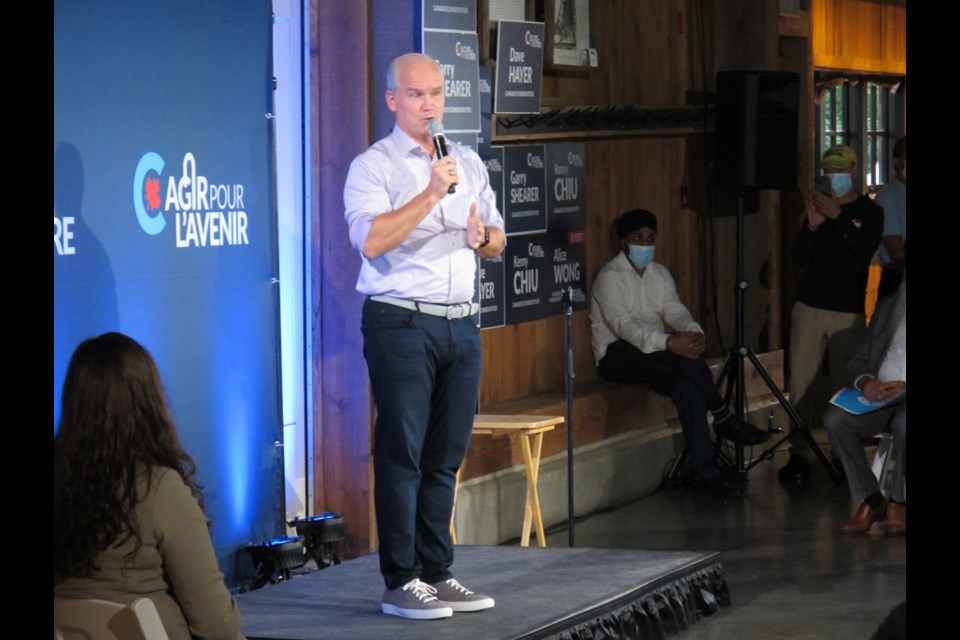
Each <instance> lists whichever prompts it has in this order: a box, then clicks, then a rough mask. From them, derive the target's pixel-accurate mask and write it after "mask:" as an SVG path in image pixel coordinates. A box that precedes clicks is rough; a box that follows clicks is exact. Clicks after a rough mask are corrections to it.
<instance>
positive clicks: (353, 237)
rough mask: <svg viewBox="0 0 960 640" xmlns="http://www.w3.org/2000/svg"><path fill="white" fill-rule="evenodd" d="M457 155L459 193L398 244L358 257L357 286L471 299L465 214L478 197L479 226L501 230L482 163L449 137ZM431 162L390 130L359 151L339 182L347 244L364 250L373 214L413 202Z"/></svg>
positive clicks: (417, 296) (411, 296) (419, 296)
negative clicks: (343, 181)
mask: <svg viewBox="0 0 960 640" xmlns="http://www.w3.org/2000/svg"><path fill="white" fill-rule="evenodd" d="M447 150H448V151H449V155H450V156H451V157H453V158H454V159H456V161H457V179H458V184H457V187H456V193H455V194H453V195H446V196H444V197H443V199H442V200H441V201H440V202H439V203H438V204H437V206H435V207H434V208H433V210H432V211H430V213H429V214H427V216H426V217H425V218H424V219H423V220H421V221H420V224H419V225H417V227H416V228H415V229H414V230H413V232H412V233H411V234H410V235H409V236H408V237H407V239H406V240H404V241H403V243H401V244H400V246H398V247H397V248H395V249H393V250H392V251H388V252H387V253H384V254H383V255H381V256H380V257H378V258H375V259H373V260H367V259H366V258H363V264H362V265H361V267H360V277H359V278H358V279H357V291H359V292H360V293H363V294H365V295H368V296H374V295H388V296H394V297H396V298H404V299H407V300H418V301H421V302H432V303H436V304H457V303H461V302H467V301H469V300H471V299H472V298H473V293H474V292H473V289H474V276H475V273H476V267H477V256H476V254H475V253H474V252H473V250H472V249H471V248H470V246H469V245H468V244H467V232H466V228H467V216H468V215H469V213H470V205H471V204H472V203H473V202H476V203H477V215H478V216H479V217H480V220H481V221H483V224H484V225H486V226H490V227H495V228H498V229H501V230H502V229H503V218H502V217H501V215H500V212H499V211H497V205H496V195H495V194H494V192H493V189H491V188H490V181H489V178H488V176H487V169H486V167H484V165H483V162H482V161H481V160H480V157H479V156H478V155H477V154H476V153H474V151H473V150H472V149H470V148H469V147H464V146H462V145H460V144H457V143H456V142H452V141H450V140H447ZM433 162H434V160H433V159H432V158H431V157H430V156H429V155H428V154H427V152H426V150H425V149H424V148H423V147H421V146H420V145H419V144H418V143H417V142H416V141H415V140H414V139H413V138H411V137H410V136H408V135H407V134H406V133H404V132H403V131H402V130H401V129H400V127H397V126H394V129H393V133H391V134H390V135H389V136H387V137H386V138H383V139H382V140H380V141H378V142H377V143H375V144H374V145H373V146H371V147H370V148H369V149H367V150H366V151H365V152H363V153H362V154H360V155H359V156H357V157H356V158H355V159H354V161H353V163H352V164H351V165H350V172H349V173H348V174H347V182H346V185H345V186H344V188H343V201H344V205H345V207H346V212H345V217H346V220H347V224H348V225H349V226H350V242H351V243H352V244H353V246H354V247H355V248H356V249H357V250H358V251H360V252H361V254H362V250H363V245H364V242H366V239H367V235H368V234H369V233H370V226H371V224H373V219H374V218H376V217H377V216H378V215H381V214H383V213H388V212H390V211H395V210H396V209H399V208H400V207H402V206H404V205H405V204H407V203H408V202H410V201H411V200H413V199H414V198H415V197H416V196H417V195H418V194H419V193H421V192H422V191H423V190H424V189H426V188H427V185H428V184H429V183H430V175H431V165H432V164H433Z"/></svg>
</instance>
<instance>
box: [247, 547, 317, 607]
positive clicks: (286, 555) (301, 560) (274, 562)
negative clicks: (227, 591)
mask: <svg viewBox="0 0 960 640" xmlns="http://www.w3.org/2000/svg"><path fill="white" fill-rule="evenodd" d="M244 551H246V552H247V553H249V554H250V558H251V560H253V566H254V572H255V573H254V577H253V579H252V580H250V581H249V582H248V583H247V584H245V585H244V586H243V587H242V588H241V589H240V593H246V592H247V591H253V590H254V589H259V588H260V587H262V586H263V585H265V584H267V582H269V583H270V584H276V583H278V582H282V581H284V580H289V579H290V571H291V570H292V569H299V568H300V567H302V566H303V565H305V564H306V563H307V555H306V547H305V543H304V538H303V536H296V537H286V536H281V537H279V538H274V539H272V540H267V541H266V542H260V543H256V544H248V545H247V546H246V547H244ZM275 575H278V577H274V576H275Z"/></svg>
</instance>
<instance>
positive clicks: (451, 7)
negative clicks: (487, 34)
mask: <svg viewBox="0 0 960 640" xmlns="http://www.w3.org/2000/svg"><path fill="white" fill-rule="evenodd" d="M423 28H424V29H439V30H442V31H467V32H475V31H476V30H477V0H436V1H433V2H431V1H430V0H425V2H424V3H423Z"/></svg>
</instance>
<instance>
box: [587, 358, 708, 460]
mask: <svg viewBox="0 0 960 640" xmlns="http://www.w3.org/2000/svg"><path fill="white" fill-rule="evenodd" d="M599 370H600V377H601V378H603V379H604V380H607V381H609V382H647V383H649V384H650V386H651V387H652V388H653V390H654V391H656V392H657V393H660V394H662V395H666V396H670V398H671V399H672V400H673V404H674V406H675V407H676V408H677V415H678V417H679V418H680V427H681V428H682V429H683V439H684V441H685V442H686V444H687V446H688V447H690V465H691V466H692V467H693V470H694V471H695V472H696V473H697V475H698V476H699V477H701V478H704V479H706V478H712V477H714V476H717V475H719V474H720V471H719V470H718V469H717V465H716V464H714V462H713V447H712V446H711V444H710V429H709V426H708V425H707V411H708V410H710V411H716V410H718V409H720V408H722V407H723V398H721V397H720V392H719V391H717V387H716V385H715V384H714V382H713V375H712V374H711V373H710V367H708V366H707V362H706V360H704V359H703V358H702V357H700V358H696V359H695V360H692V359H690V358H685V357H684V356H678V355H677V354H675V353H672V352H670V351H656V352H654V353H643V352H642V351H640V349H637V348H636V347H635V346H633V345H632V344H630V343H629V342H627V341H625V340H617V341H616V342H614V343H612V344H611V345H610V346H608V347H607V352H606V354H604V356H603V359H602V360H601V361H600V366H599Z"/></svg>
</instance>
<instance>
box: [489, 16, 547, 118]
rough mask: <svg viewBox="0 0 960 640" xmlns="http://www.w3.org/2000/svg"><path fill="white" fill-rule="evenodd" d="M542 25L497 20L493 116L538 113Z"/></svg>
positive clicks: (541, 78)
mask: <svg viewBox="0 0 960 640" xmlns="http://www.w3.org/2000/svg"><path fill="white" fill-rule="evenodd" d="M543 39H544V27H543V23H542V22H518V21H514V20H500V21H499V26H498V27H497V86H496V94H495V96H496V97H495V105H496V106H495V109H494V110H495V111H496V112H497V113H540V85H541V81H542V80H543Z"/></svg>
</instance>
